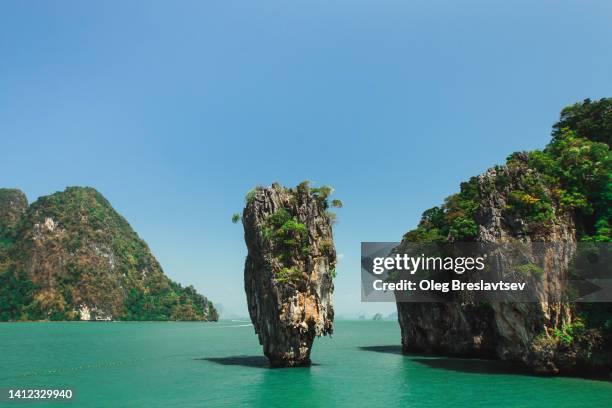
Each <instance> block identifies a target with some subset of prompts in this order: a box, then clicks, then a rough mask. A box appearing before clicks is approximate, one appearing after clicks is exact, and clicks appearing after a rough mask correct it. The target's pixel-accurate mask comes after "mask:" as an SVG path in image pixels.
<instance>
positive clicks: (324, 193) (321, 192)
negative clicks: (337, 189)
mask: <svg viewBox="0 0 612 408" xmlns="http://www.w3.org/2000/svg"><path fill="white" fill-rule="evenodd" d="M310 192H311V193H312V194H313V195H314V196H315V197H318V198H319V199H321V200H322V201H326V200H327V198H328V197H329V196H330V195H332V194H333V192H334V189H333V188H331V187H330V186H321V187H317V188H311V189H310Z"/></svg>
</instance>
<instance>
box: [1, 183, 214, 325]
mask: <svg viewBox="0 0 612 408" xmlns="http://www.w3.org/2000/svg"><path fill="white" fill-rule="evenodd" d="M7 195H8V193H6V190H4V191H2V190H0V224H1V225H4V226H6V227H3V228H4V229H5V230H6V231H8V232H7V233H6V234H5V241H6V242H7V244H6V245H5V250H4V251H3V254H4V256H3V258H2V259H0V261H1V264H0V280H1V282H2V285H1V287H0V317H1V320H47V319H50V320H75V319H81V320H117V319H118V320H216V311H215V310H214V308H213V307H212V304H211V302H210V301H208V300H207V299H206V298H205V297H203V296H201V295H199V294H198V293H197V292H196V291H195V289H193V287H186V288H183V287H182V286H181V285H179V284H177V283H175V282H173V281H171V280H170V279H168V278H167V277H166V275H165V274H164V273H163V270H162V268H161V266H160V265H159V263H158V262H157V260H156V259H155V257H154V256H153V255H152V254H151V252H150V250H149V248H148V246H147V244H146V243H145V242H144V241H143V240H142V239H140V238H139V237H138V235H137V234H136V232H134V230H133V229H132V228H131V227H130V225H129V224H128V222H127V221H126V220H125V219H124V218H123V217H121V216H120V215H119V214H118V213H117V212H116V211H115V210H114V209H113V208H112V206H111V205H110V203H109V202H108V201H107V200H106V199H105V198H104V197H103V196H102V195H101V194H100V193H99V192H97V191H96V190H94V189H92V188H82V187H70V188H67V189H66V190H65V191H63V192H59V193H55V194H52V195H50V196H45V197H40V198H39V199H38V200H36V202H34V203H32V204H31V205H30V206H29V207H28V206H27V202H26V201H25V196H24V195H23V193H15V192H13V193H11V194H10V196H9V197H10V198H8V199H7V198H4V199H3V198H2V197H3V196H4V197H7ZM7 202H8V204H6V203H7ZM6 237H8V238H6Z"/></svg>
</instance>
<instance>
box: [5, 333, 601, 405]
mask: <svg viewBox="0 0 612 408" xmlns="http://www.w3.org/2000/svg"><path fill="white" fill-rule="evenodd" d="M399 337H400V334H399V328H398V325H397V322H394V321H340V322H336V334H334V336H333V338H327V337H326V338H319V339H317V340H316V341H315V345H314V349H313V353H312V360H313V362H314V363H315V365H314V366H312V367H310V368H297V369H269V368H268V367H267V361H266V360H265V359H264V358H263V357H262V355H261V346H260V345H259V343H258V342H257V337H256V335H255V334H254V332H253V327H252V326H250V325H249V324H248V322H240V321H223V322H219V323H84V322H83V323H81V322H75V323H4V324H0V387H42V388H49V387H70V388H73V389H74V390H75V400H74V401H73V402H72V403H62V404H56V405H57V406H63V407H66V406H79V407H80V406H86V407H109V406H113V407H123V406H129V407H133V406H148V407H158V406H159V407H162V406H163V407H201V406H245V405H250V406H253V405H254V406H266V407H288V406H309V407H323V406H337V407H345V406H346V407H355V406H357V407H370V406H376V407H378V406H384V407H440V406H448V407H491V406H495V407H555V408H559V407H577V406H580V407H606V408H609V407H611V406H612V382H607V381H595V380H583V379H575V378H558V377H557V378H546V377H535V376H528V375H521V374H517V373H513V372H510V371H508V370H507V369H506V367H505V366H503V365H502V364H499V363H496V362H488V361H482V360H463V359H449V358H427V357H423V356H416V355H415V356H403V355H401V354H400V352H399V347H398V344H399ZM5 405H7V406H11V405H13V406H14V405H17V404H10V403H7V404H5ZM19 406H24V405H23V404H19ZM25 406H42V404H38V403H29V404H27V405H25Z"/></svg>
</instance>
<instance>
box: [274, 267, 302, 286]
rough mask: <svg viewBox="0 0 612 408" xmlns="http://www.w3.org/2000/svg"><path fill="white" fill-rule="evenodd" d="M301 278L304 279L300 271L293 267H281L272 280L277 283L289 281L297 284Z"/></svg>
mask: <svg viewBox="0 0 612 408" xmlns="http://www.w3.org/2000/svg"><path fill="white" fill-rule="evenodd" d="M302 279H304V277H303V275H302V271H300V270H299V269H298V268H295V267H291V268H282V269H281V270H280V271H278V272H277V273H276V274H275V275H274V280H275V281H276V282H277V283H289V284H292V285H297V284H299V283H300V281H301V280H302Z"/></svg>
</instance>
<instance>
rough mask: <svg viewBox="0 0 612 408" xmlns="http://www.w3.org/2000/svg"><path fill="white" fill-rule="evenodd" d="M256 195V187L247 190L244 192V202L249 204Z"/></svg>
mask: <svg viewBox="0 0 612 408" xmlns="http://www.w3.org/2000/svg"><path fill="white" fill-rule="evenodd" d="M256 195H257V190H256V189H252V190H249V192H248V193H246V195H245V196H244V202H245V203H246V204H247V205H249V204H251V203H252V202H253V201H254V200H255V196H256Z"/></svg>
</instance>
